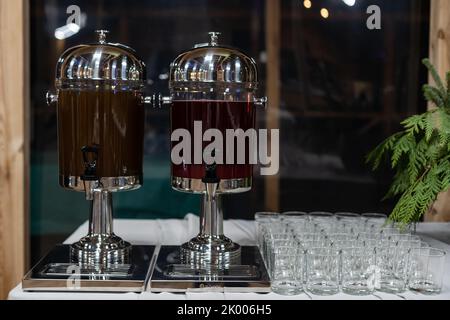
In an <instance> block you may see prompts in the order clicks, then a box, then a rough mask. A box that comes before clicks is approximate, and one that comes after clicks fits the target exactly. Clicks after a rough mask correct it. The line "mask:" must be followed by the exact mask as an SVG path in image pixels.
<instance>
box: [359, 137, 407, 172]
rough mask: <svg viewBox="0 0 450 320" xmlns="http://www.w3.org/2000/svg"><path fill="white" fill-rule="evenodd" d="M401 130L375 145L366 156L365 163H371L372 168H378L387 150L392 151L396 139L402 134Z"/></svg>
mask: <svg viewBox="0 0 450 320" xmlns="http://www.w3.org/2000/svg"><path fill="white" fill-rule="evenodd" d="M403 134H404V133H403V132H398V133H396V134H393V135H392V136H390V137H389V138H387V139H386V140H384V141H383V142H382V143H380V144H379V145H378V146H376V147H375V149H373V150H372V151H371V152H370V153H369V154H368V155H367V157H366V163H368V164H371V165H372V170H376V169H378V168H379V166H380V164H381V160H382V159H383V157H385V156H386V154H387V153H388V152H391V151H392V148H393V147H394V145H395V143H396V142H397V140H398V139H399V138H400V137H401V136H402V135H403Z"/></svg>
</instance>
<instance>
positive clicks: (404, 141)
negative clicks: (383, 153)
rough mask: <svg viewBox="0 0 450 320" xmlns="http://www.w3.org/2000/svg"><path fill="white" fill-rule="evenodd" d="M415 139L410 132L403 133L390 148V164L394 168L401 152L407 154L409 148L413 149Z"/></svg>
mask: <svg viewBox="0 0 450 320" xmlns="http://www.w3.org/2000/svg"><path fill="white" fill-rule="evenodd" d="M415 146H416V139H415V137H414V135H412V134H410V133H409V134H405V135H404V136H402V137H401V138H400V139H398V141H397V143H396V144H395V146H394V147H393V149H392V157H391V166H392V168H395V167H396V166H397V165H398V162H399V161H400V158H401V156H402V155H403V154H407V153H408V152H410V151H411V150H413V149H415Z"/></svg>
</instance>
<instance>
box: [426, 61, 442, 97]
mask: <svg viewBox="0 0 450 320" xmlns="http://www.w3.org/2000/svg"><path fill="white" fill-rule="evenodd" d="M422 62H423V64H424V65H425V66H426V67H427V69H428V71H429V72H430V74H431V77H432V78H433V80H434V82H435V83H436V86H437V88H438V89H439V91H441V92H445V93H446V92H447V90H446V89H445V88H444V84H443V83H442V80H441V77H440V76H439V74H438V73H437V71H436V68H435V67H434V66H433V65H432V64H431V62H430V59H423V60H422Z"/></svg>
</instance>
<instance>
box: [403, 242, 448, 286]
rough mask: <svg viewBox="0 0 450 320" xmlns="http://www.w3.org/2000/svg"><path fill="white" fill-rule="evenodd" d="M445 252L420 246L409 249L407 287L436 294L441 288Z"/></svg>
mask: <svg viewBox="0 0 450 320" xmlns="http://www.w3.org/2000/svg"><path fill="white" fill-rule="evenodd" d="M445 255H446V252H445V251H444V250H441V249H436V248H430V247H422V248H413V249H411V264H410V271H409V272H408V273H409V279H408V287H409V289H410V290H413V291H417V292H420V293H423V294H438V293H440V292H441V290H442V281H443V277H444V266H445Z"/></svg>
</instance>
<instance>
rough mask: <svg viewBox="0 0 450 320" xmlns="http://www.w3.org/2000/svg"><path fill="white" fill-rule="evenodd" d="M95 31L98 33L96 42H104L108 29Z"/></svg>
mask: <svg viewBox="0 0 450 320" xmlns="http://www.w3.org/2000/svg"><path fill="white" fill-rule="evenodd" d="M95 33H97V34H98V42H99V43H101V44H104V43H106V35H107V34H108V33H109V31H108V30H95Z"/></svg>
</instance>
